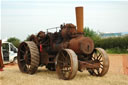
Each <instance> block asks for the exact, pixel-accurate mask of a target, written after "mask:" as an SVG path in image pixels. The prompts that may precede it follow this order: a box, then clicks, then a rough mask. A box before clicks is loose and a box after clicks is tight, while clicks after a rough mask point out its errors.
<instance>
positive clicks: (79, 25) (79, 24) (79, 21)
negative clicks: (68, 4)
mask: <svg viewBox="0 0 128 85" xmlns="http://www.w3.org/2000/svg"><path fill="white" fill-rule="evenodd" d="M76 23H77V32H78V33H83V23H84V22H83V7H76Z"/></svg>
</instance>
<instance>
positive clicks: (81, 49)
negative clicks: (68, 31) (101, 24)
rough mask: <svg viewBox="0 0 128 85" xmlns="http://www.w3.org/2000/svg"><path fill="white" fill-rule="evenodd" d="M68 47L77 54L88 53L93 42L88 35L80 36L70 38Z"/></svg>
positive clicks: (92, 46)
mask: <svg viewBox="0 0 128 85" xmlns="http://www.w3.org/2000/svg"><path fill="white" fill-rule="evenodd" d="M69 48H70V49H72V50H74V51H75V52H76V53H78V54H82V53H84V54H90V53H92V51H93V49H94V43H93V41H92V40H91V39H90V38H89V37H84V36H80V37H77V38H73V39H71V40H70V42H69Z"/></svg>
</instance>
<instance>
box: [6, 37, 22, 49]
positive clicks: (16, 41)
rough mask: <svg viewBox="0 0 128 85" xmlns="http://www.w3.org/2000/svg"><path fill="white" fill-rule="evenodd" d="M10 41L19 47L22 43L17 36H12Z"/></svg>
mask: <svg viewBox="0 0 128 85" xmlns="http://www.w3.org/2000/svg"><path fill="white" fill-rule="evenodd" d="M7 41H8V42H11V43H12V44H13V45H14V46H16V47H17V48H18V46H19V44H20V40H19V39H18V38H16V37H11V38H9V39H8V40H7Z"/></svg>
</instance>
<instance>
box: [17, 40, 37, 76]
mask: <svg viewBox="0 0 128 85" xmlns="http://www.w3.org/2000/svg"><path fill="white" fill-rule="evenodd" d="M17 59H18V66H19V69H20V71H21V72H24V73H29V74H34V73H35V72H36V71H37V68H38V65H39V51H38V48H37V46H36V44H35V43H34V42H32V41H26V42H23V43H21V44H20V46H19V50H18V57H17Z"/></svg>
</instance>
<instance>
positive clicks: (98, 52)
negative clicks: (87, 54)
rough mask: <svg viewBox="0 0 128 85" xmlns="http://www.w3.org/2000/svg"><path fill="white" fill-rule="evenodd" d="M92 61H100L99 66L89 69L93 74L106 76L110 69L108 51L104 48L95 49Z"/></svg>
mask: <svg viewBox="0 0 128 85" xmlns="http://www.w3.org/2000/svg"><path fill="white" fill-rule="evenodd" d="M92 61H93V62H97V63H100V66H99V67H98V68H94V69H87V70H88V72H89V73H90V74H91V75H93V76H104V75H105V74H106V73H107V72H108V69H109V58H108V55H107V53H106V52H105V51H104V50H103V49H102V48H96V49H94V52H93V54H92Z"/></svg>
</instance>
